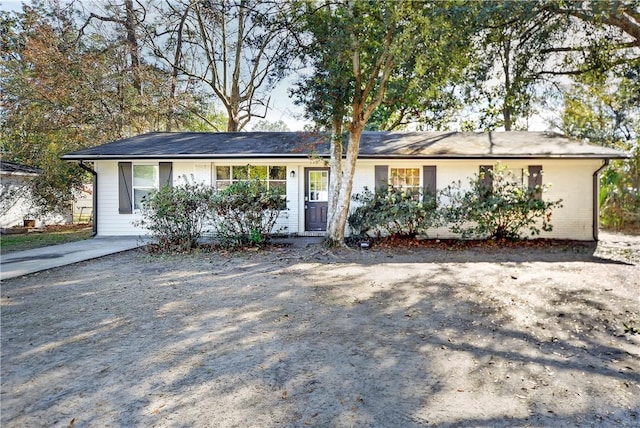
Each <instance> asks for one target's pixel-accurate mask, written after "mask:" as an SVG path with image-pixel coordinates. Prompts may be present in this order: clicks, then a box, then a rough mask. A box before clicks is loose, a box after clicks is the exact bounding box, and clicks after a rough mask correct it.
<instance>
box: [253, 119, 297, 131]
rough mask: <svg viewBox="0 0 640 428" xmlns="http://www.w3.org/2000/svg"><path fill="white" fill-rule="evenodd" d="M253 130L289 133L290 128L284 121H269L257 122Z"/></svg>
mask: <svg viewBox="0 0 640 428" xmlns="http://www.w3.org/2000/svg"><path fill="white" fill-rule="evenodd" d="M252 129H253V130H254V131H267V132H287V131H289V127H288V126H287V124H286V123H284V122H283V121H282V120H276V121H275V122H269V121H268V120H259V121H257V122H256V123H255V124H254V125H253V127H252Z"/></svg>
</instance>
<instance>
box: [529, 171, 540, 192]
mask: <svg viewBox="0 0 640 428" xmlns="http://www.w3.org/2000/svg"><path fill="white" fill-rule="evenodd" d="M536 187H537V188H538V191H537V192H536V199H542V166H541V165H530V166H529V189H535V188H536Z"/></svg>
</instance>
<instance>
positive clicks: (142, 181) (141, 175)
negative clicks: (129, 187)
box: [133, 165, 158, 210]
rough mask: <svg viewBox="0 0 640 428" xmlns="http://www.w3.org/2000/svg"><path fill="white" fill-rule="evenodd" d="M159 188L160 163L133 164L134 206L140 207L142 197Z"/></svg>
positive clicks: (135, 207)
mask: <svg viewBox="0 0 640 428" xmlns="http://www.w3.org/2000/svg"><path fill="white" fill-rule="evenodd" d="M157 189H158V165H133V208H134V209H137V210H138V209H140V208H141V205H142V198H144V197H145V196H147V195H148V194H149V193H151V192H152V191H154V190H157Z"/></svg>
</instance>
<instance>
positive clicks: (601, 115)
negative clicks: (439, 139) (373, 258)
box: [0, 0, 640, 241]
mask: <svg viewBox="0 0 640 428" xmlns="http://www.w3.org/2000/svg"><path fill="white" fill-rule="evenodd" d="M0 26H1V32H0V38H1V40H2V50H1V51H0V54H1V58H0V61H1V62H0V86H1V87H2V91H1V92H0V101H1V104H0V124H1V125H2V129H1V131H0V132H1V134H0V138H1V144H2V153H3V158H4V159H6V160H11V161H16V162H19V163H23V164H27V165H31V166H36V167H40V168H42V169H43V170H44V171H45V173H44V174H43V175H42V179H41V180H39V181H38V180H36V181H34V183H35V182H37V183H38V184H37V185H38V186H39V187H37V188H36V189H34V190H35V191H36V192H37V194H38V195H39V196H38V198H36V199H37V205H38V207H39V208H40V209H41V210H42V211H51V210H56V209H61V208H63V206H64V205H65V204H67V201H69V200H70V198H71V197H72V193H73V189H74V188H77V187H78V186H79V185H80V184H81V181H82V180H84V179H86V178H85V177H84V176H83V173H82V172H81V170H80V169H78V168H74V167H73V166H72V165H68V164H64V163H62V162H60V161H59V160H58V157H59V155H60V154H62V153H64V152H68V151H71V150H76V149H79V148H83V147H86V146H90V145H95V144H100V143H103V142H106V141H110V140H114V139H117V138H120V137H124V136H128V135H132V134H138V133H142V132H146V131H151V130H166V131H169V130H199V131H223V130H228V131H240V130H243V129H245V128H246V129H250V128H252V129H264V130H282V129H287V128H286V126H287V124H285V123H281V122H268V121H266V120H265V116H266V113H267V111H268V109H269V108H270V106H271V104H272V103H271V98H270V97H271V96H272V91H273V89H274V88H275V87H276V86H277V85H278V84H281V82H282V81H283V79H284V78H286V77H290V76H292V75H293V76H297V78H295V79H289V80H295V82H296V83H295V84H294V85H293V86H292V87H290V88H289V89H290V95H291V97H292V99H293V100H294V101H295V102H296V103H298V104H299V105H301V106H303V107H304V110H305V115H306V118H307V119H308V120H310V121H312V122H313V127H314V128H315V129H322V130H326V131H330V132H331V134H332V146H331V155H332V158H331V161H330V166H331V170H332V171H331V195H332V197H333V199H332V200H330V207H331V208H330V219H329V229H330V230H329V235H330V237H331V239H334V240H336V241H340V240H341V239H342V238H343V236H342V233H343V231H344V222H345V221H346V215H347V212H348V209H349V200H350V193H351V186H352V178H353V167H354V165H355V159H356V157H357V153H358V149H359V139H360V135H361V133H362V132H363V131H364V130H390V129H395V130H403V129H418V130H420V129H423V130H428V129H451V130H457V129H461V130H501V129H504V130H510V129H528V128H529V126H530V124H531V122H532V120H533V119H535V118H537V121H538V122H539V121H540V115H539V112H540V111H542V110H544V111H546V112H547V113H548V116H555V118H556V120H555V121H553V122H550V123H548V125H547V126H548V127H549V128H553V129H558V130H562V131H564V132H566V133H568V134H571V135H574V136H577V137H580V138H588V139H590V140H591V141H594V142H597V143H600V144H607V145H614V146H617V147H622V148H624V149H625V150H628V151H630V152H631V153H636V152H637V150H636V148H637V141H638V132H639V131H638V125H637V117H638V112H637V108H638V97H637V96H634V95H633V94H634V90H637V88H638V87H637V84H636V83H637V81H638V79H637V75H638V73H640V13H639V2H638V1H637V0H620V1H616V2H610V1H580V0H571V1H568V0H530V1H526V2H522V1H510V0H505V1H486V2H477V1H474V0H451V1H413V0H393V1H391V0H358V1H356V0H333V1H327V0H206V1H205V0H152V1H150V2H142V1H138V0H123V1H119V2H115V1H113V0H101V1H100V2H95V3H91V4H86V3H82V2H57V1H53V0H33V1H32V3H30V4H26V5H23V6H22V8H21V10H19V11H14V12H2V13H1V15H0ZM634 82H635V83H634ZM636 93H637V92H636ZM550 113H553V114H550ZM256 120H257V121H256ZM251 121H253V123H251ZM345 135H348V138H346V139H345ZM344 141H347V143H346V144H344ZM634 150H635V151H634ZM343 155H345V156H344V157H343ZM634 159H635V158H634ZM636 160H637V159H636ZM616 168H617V171H619V172H620V171H622V173H626V171H632V170H633V169H632V167H631V166H630V165H629V164H624V165H622V166H621V165H614V169H616ZM625 168H626V169H625ZM633 186H636V184H633ZM633 186H631V187H632V188H634V187H633ZM636 187H637V186H636Z"/></svg>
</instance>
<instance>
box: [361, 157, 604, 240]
mask: <svg viewBox="0 0 640 428" xmlns="http://www.w3.org/2000/svg"><path fill="white" fill-rule="evenodd" d="M497 163H498V161H495V160H477V159H474V160H453V159H452V160H437V161H431V160H423V159H417V160H414V161H407V160H402V161H388V162H386V161H381V160H364V161H360V163H359V167H358V171H357V173H356V176H355V179H354V187H353V191H354V193H357V192H361V191H362V190H363V189H364V187H365V186H366V187H368V188H369V189H373V188H374V186H375V175H374V168H375V165H388V166H389V167H390V168H419V169H420V183H421V184H422V183H424V181H423V179H424V178H423V177H422V173H423V171H422V167H423V166H429V165H435V166H436V182H437V189H438V191H441V190H442V189H444V188H445V187H447V186H448V185H449V184H451V183H453V182H455V181H458V180H460V181H461V183H462V187H463V188H468V187H469V186H468V182H469V177H472V176H473V175H474V174H478V172H479V169H480V166H481V165H496V164H497ZM500 163H502V164H504V165H507V167H508V168H509V169H516V170H520V169H521V170H523V171H524V173H525V175H524V176H523V179H524V180H525V184H526V173H527V170H528V167H529V166H533V165H541V166H542V169H543V184H546V185H549V184H550V185H551V188H550V189H549V191H547V192H545V193H544V194H543V198H544V199H545V200H557V199H562V205H563V206H562V208H556V209H555V210H554V211H553V215H552V221H551V224H552V225H553V230H552V231H551V232H541V234H540V237H544V238H556V239H577V240H592V239H593V214H592V209H593V189H592V183H593V173H594V172H595V171H596V170H597V169H598V168H600V166H602V161H601V160H597V159H594V160H591V159H527V160H502V161H500ZM353 206H355V205H354V204H352V207H353ZM429 236H430V237H432V238H454V237H456V235H455V234H452V233H451V232H449V231H448V230H447V228H446V227H440V228H434V229H432V230H430V231H429Z"/></svg>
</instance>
